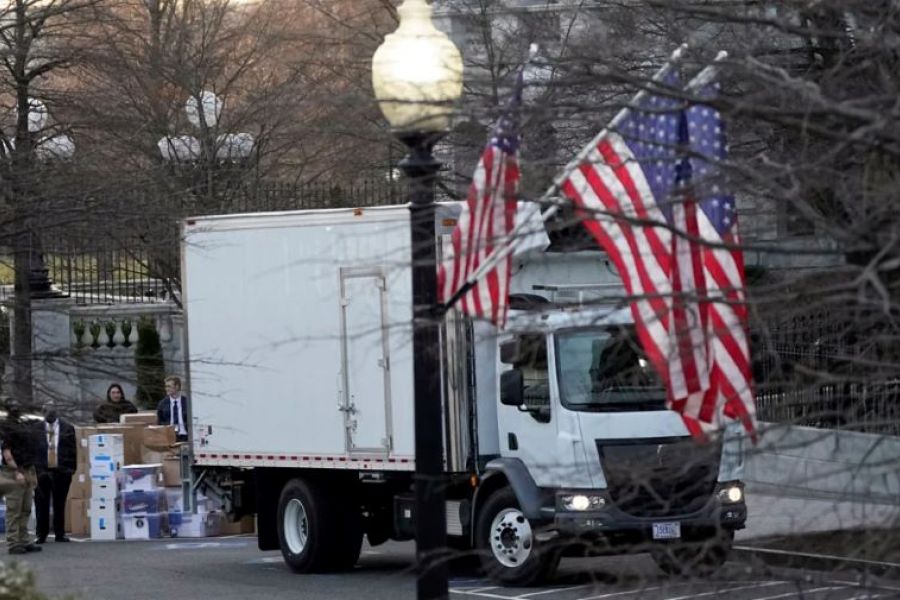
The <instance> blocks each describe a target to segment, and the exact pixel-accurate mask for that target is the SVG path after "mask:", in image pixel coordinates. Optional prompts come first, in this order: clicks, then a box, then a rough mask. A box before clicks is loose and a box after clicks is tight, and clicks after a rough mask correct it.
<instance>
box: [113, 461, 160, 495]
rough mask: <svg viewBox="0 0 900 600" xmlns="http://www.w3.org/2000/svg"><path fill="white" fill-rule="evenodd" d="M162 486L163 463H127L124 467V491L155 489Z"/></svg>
mask: <svg viewBox="0 0 900 600" xmlns="http://www.w3.org/2000/svg"><path fill="white" fill-rule="evenodd" d="M160 487H163V486H162V465H160V464H155V465H125V466H124V467H122V491H123V492H131V491H139V490H155V489H157V488H160Z"/></svg>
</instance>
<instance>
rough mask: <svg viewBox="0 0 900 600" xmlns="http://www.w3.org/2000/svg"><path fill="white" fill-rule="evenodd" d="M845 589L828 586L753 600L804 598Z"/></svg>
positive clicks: (843, 586)
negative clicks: (807, 595)
mask: <svg viewBox="0 0 900 600" xmlns="http://www.w3.org/2000/svg"><path fill="white" fill-rule="evenodd" d="M844 589H847V586H846V585H841V586H830V587H820V588H813V589H811V590H804V589H797V590H794V591H793V592H788V593H786V594H778V595H777V596H764V597H762V598H754V599H753V600H778V598H790V597H791V596H794V597H797V598H805V597H806V594H818V593H819V592H830V591H832V590H844Z"/></svg>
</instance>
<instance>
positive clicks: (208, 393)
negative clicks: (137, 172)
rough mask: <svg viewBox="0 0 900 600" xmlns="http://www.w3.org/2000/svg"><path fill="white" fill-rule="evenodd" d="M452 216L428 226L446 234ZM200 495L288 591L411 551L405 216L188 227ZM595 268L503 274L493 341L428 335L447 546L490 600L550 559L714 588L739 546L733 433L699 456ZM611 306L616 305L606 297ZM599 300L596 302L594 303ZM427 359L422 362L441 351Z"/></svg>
mask: <svg viewBox="0 0 900 600" xmlns="http://www.w3.org/2000/svg"><path fill="white" fill-rule="evenodd" d="M458 210H459V207H458V206H457V205H452V204H448V205H441V206H440V207H439V208H438V211H437V223H436V227H437V231H438V236H439V238H440V240H441V241H442V242H445V241H446V236H447V235H448V234H449V233H450V231H451V229H452V226H453V224H454V222H455V221H454V217H455V215H456V214H457V213H458ZM183 233H184V236H183V239H184V246H183V281H182V284H183V293H184V297H183V300H184V305H185V310H186V318H187V328H186V329H187V340H186V344H187V347H188V353H189V376H188V387H189V391H190V398H191V404H190V421H191V425H192V427H191V442H192V451H193V470H194V481H195V485H197V486H203V489H204V491H205V492H206V494H207V495H215V496H216V497H217V498H219V502H220V503H221V505H222V506H223V507H224V508H225V509H226V510H227V511H228V512H230V513H232V514H234V515H235V516H240V515H242V514H251V513H255V514H256V515H257V523H258V540H259V547H260V548H261V549H263V550H270V549H276V548H279V549H280V550H281V552H282V554H283V556H284V559H285V561H286V562H287V564H288V565H289V566H290V567H291V568H292V569H293V570H295V571H298V572H313V571H328V570H337V569H346V568H349V567H351V566H352V565H353V564H354V563H355V562H356V561H357V559H358V557H359V553H360V546H361V541H362V538H363V535H365V536H366V537H367V539H368V542H369V544H372V545H377V544H379V543H383V542H384V541H386V540H389V539H394V540H404V539H411V538H412V537H413V535H414V525H413V524H414V521H415V513H414V510H415V506H414V501H413V487H412V486H413V479H412V474H413V470H414V468H415V454H414V445H413V439H414V435H413V433H414V431H413V428H414V421H413V374H412V366H413V360H414V357H413V356H412V350H411V347H412V344H411V320H412V303H411V289H410V288H411V282H410V225H409V212H408V209H407V207H405V206H394V207H380V208H359V209H347V210H340V209H337V210H308V211H298V212H284V213H268V214H250V215H247V214H244V215H228V216H215V217H202V218H194V219H190V220H188V221H186V222H185V223H184V231H183ZM603 256H604V255H603V254H601V253H599V252H588V253H574V254H560V253H552V252H533V253H531V254H530V255H525V256H522V257H517V258H516V259H515V263H516V264H515V275H514V277H513V283H512V291H513V306H514V309H513V310H512V311H511V314H510V322H509V324H508V326H507V327H506V329H505V330H504V331H502V332H499V333H498V332H497V331H496V330H495V329H494V328H493V327H492V326H490V325H488V324H486V323H482V322H477V321H472V320H469V319H466V318H462V317H460V316H459V314H456V313H452V312H451V313H450V314H449V315H448V316H447V317H446V319H445V321H444V323H443V324H442V329H441V347H440V350H439V351H440V353H441V364H442V372H441V377H442V382H443V384H442V397H440V398H435V402H441V405H442V408H443V416H444V430H445V443H444V450H445V460H444V462H445V466H446V473H447V487H446V498H447V500H446V515H447V534H448V539H449V540H450V544H451V545H452V547H453V548H456V549H475V550H477V552H478V554H479V555H480V557H481V561H482V563H483V566H484V567H485V569H486V571H487V573H488V574H489V575H490V576H491V577H492V578H493V579H495V580H496V581H499V582H502V583H506V584H530V583H534V582H536V581H538V580H539V579H541V578H542V577H544V576H546V575H548V574H549V573H550V572H552V571H553V569H554V568H555V567H556V564H557V562H558V560H559V557H560V556H561V555H564V554H565V553H566V552H571V551H573V549H574V551H581V552H583V551H584V548H589V549H590V550H591V551H592V552H594V551H596V552H610V553H621V552H635V551H650V552H652V554H653V556H654V557H655V558H656V560H657V562H658V564H659V565H660V567H662V568H663V569H664V570H666V571H670V572H677V571H683V570H688V569H691V570H703V569H712V568H714V567H715V566H717V565H718V564H720V563H721V562H722V561H724V559H725V556H726V555H727V553H728V550H729V549H730V546H731V540H732V539H733V534H734V531H735V530H736V529H740V528H742V527H743V526H744V521H745V519H746V508H745V505H744V499H743V485H742V483H741V481H740V476H741V471H742V468H743V448H744V441H743V438H742V436H741V435H740V434H739V430H731V429H729V430H728V431H727V432H726V434H725V435H723V436H720V437H719V438H718V439H716V440H714V441H711V442H710V443H708V444H705V445H704V444H698V443H696V442H694V441H693V440H692V439H691V438H690V436H689V435H688V432H687V430H686V428H685V426H684V424H683V423H682V421H681V419H680V418H679V416H678V415H677V414H675V413H673V412H671V411H668V410H666V409H665V406H664V393H663V390H662V389H661V388H660V387H659V385H658V383H657V380H656V379H655V378H654V376H653V374H652V370H651V369H650V367H649V366H648V365H647V363H646V361H645V360H644V358H643V356H642V354H641V351H640V348H639V345H638V344H637V343H636V341H635V336H634V332H633V330H632V327H631V318H630V314H629V312H628V311H627V310H623V309H621V308H616V303H615V302H608V301H607V302H604V301H602V300H603V296H608V295H609V293H610V292H611V291H613V292H615V291H616V290H619V289H620V284H619V283H618V280H617V278H616V276H615V274H614V272H613V270H612V269H611V268H609V267H608V265H607V266H604V261H603ZM618 293H619V295H621V292H618ZM592 300H593V301H592ZM436 351H438V349H436Z"/></svg>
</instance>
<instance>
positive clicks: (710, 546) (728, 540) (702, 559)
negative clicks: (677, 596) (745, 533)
mask: <svg viewBox="0 0 900 600" xmlns="http://www.w3.org/2000/svg"><path fill="white" fill-rule="evenodd" d="M733 543H734V532H733V531H726V532H723V533H721V534H719V535H716V536H713V537H710V538H707V539H704V540H695V541H687V542H684V543H681V544H673V545H664V546H657V547H655V548H654V549H653V550H651V551H650V555H651V556H652V557H653V560H654V561H655V562H656V565H657V566H658V567H659V568H660V570H661V571H662V572H663V573H665V574H667V575H673V576H677V577H708V576H710V575H712V574H714V573H715V572H716V571H718V570H719V568H721V567H722V565H724V564H725V561H727V560H728V556H729V554H731V546H732V544H733Z"/></svg>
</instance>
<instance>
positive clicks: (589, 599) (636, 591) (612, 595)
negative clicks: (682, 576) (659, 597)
mask: <svg viewBox="0 0 900 600" xmlns="http://www.w3.org/2000/svg"><path fill="white" fill-rule="evenodd" d="M676 585H677V584H676ZM667 587H670V586H668V585H656V586H653V587H642V588H637V589H634V590H621V591H618V592H610V593H608V594H600V595H599V596H585V597H583V598H578V600H604V599H605V598H615V597H616V596H625V595H627V594H639V593H642V592H655V591H656V590H661V589H663V588H667Z"/></svg>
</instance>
